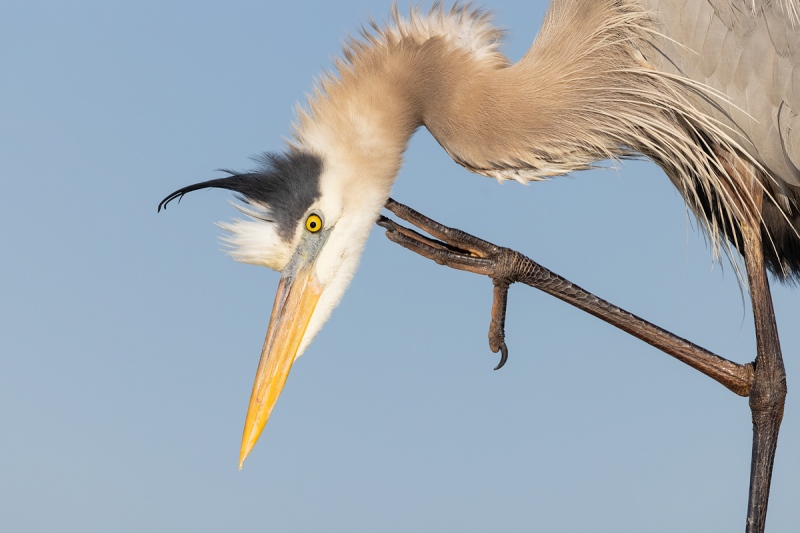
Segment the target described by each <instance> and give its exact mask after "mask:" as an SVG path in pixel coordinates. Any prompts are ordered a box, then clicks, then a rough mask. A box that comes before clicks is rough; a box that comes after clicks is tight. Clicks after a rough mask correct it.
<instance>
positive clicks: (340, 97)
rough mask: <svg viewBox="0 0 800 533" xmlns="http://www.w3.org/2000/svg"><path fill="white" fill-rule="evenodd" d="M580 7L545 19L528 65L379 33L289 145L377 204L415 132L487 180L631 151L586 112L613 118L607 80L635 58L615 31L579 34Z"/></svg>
mask: <svg viewBox="0 0 800 533" xmlns="http://www.w3.org/2000/svg"><path fill="white" fill-rule="evenodd" d="M599 3H600V4H604V3H607V2H599ZM573 4H575V5H577V4H578V3H576V2H571V3H570V2H566V3H563V5H566V6H572V5H573ZM581 4H582V5H584V4H586V3H581ZM588 5H589V7H587V6H586V5H584V7H583V11H580V10H578V9H577V8H575V9H572V8H570V9H571V10H570V9H566V8H565V11H562V12H558V11H557V10H556V12H551V13H550V14H549V15H548V18H547V19H546V20H545V24H544V26H543V29H542V32H541V33H540V35H539V37H537V40H536V42H535V43H534V45H533V46H532V48H531V49H530V51H529V52H528V54H526V56H525V57H524V58H523V59H522V60H520V61H519V62H518V63H516V64H513V65H512V64H510V62H509V61H508V60H507V59H506V58H505V57H504V56H502V55H501V54H499V53H498V52H497V51H496V50H495V43H494V42H493V43H491V44H486V43H484V44H482V45H480V46H483V49H481V48H480V47H477V48H476V45H475V40H474V38H473V40H472V41H470V40H469V39H467V38H463V37H462V38H458V39H453V38H451V37H450V36H449V34H447V35H444V34H443V35H436V34H435V32H434V31H433V30H432V29H430V28H428V31H429V33H432V34H433V35H424V36H419V35H415V34H414V33H413V29H406V31H407V32H408V33H407V34H402V33H401V35H399V36H397V35H393V34H392V33H391V31H389V30H387V31H386V32H384V33H382V34H380V35H378V36H376V37H375V38H373V39H369V40H368V41H367V42H366V43H357V44H356V45H353V46H352V47H351V48H348V49H346V50H345V58H346V61H345V60H340V61H339V62H338V63H337V65H336V66H337V69H338V73H339V77H338V78H333V77H327V78H325V79H323V80H322V82H321V83H320V86H319V88H318V90H317V92H316V94H315V95H314V97H313V98H311V100H310V102H309V111H308V112H307V113H303V114H301V116H300V123H299V124H298V127H297V134H296V137H297V138H298V140H299V141H300V142H301V143H302V144H303V145H304V146H305V147H311V148H312V149H314V148H317V151H319V152H320V153H321V154H322V155H323V157H324V158H325V159H326V163H328V164H329V163H330V162H331V161H328V160H329V159H330V160H332V161H333V162H334V164H335V163H336V161H340V162H342V163H341V164H342V167H343V168H345V167H346V168H349V169H351V170H350V171H351V172H364V173H366V174H364V175H369V176H370V177H371V180H373V181H379V182H382V183H385V187H384V188H385V190H386V194H387V195H388V190H389V188H390V187H391V183H392V182H393V180H394V178H395V177H396V175H397V172H398V171H399V168H400V164H401V160H402V154H403V152H404V151H405V149H406V146H407V144H408V140H409V138H410V137H411V135H412V134H413V133H414V131H415V130H416V129H417V128H418V127H419V126H421V125H424V126H425V127H426V128H427V129H428V130H429V131H430V132H431V134H432V135H433V136H434V137H435V138H436V140H437V141H438V142H439V143H440V144H441V145H442V147H443V148H444V149H445V150H446V151H447V152H448V153H449V154H450V155H451V157H453V159H454V160H455V161H456V162H458V163H459V164H461V165H463V166H465V167H467V168H468V169H470V170H472V171H475V172H479V173H482V174H485V175H489V176H494V177H498V178H508V177H516V178H523V179H537V178H543V177H548V176H552V175H557V174H564V173H567V172H570V171H572V170H577V169H581V168H587V167H588V166H589V165H591V163H592V162H594V161H597V160H598V159H605V158H607V157H609V156H615V155H620V154H621V153H625V148H623V147H627V148H630V147H632V146H634V141H635V139H624V138H620V135H618V134H617V133H616V132H615V131H613V130H614V128H609V127H608V126H607V124H606V125H604V127H603V128H599V127H598V114H597V112H596V111H597V110H598V109H605V110H608V109H611V112H612V113H613V106H611V107H609V104H608V102H607V101H605V102H604V103H601V101H603V100H602V99H608V96H609V92H613V90H614V87H615V86H622V85H623V84H622V83H621V81H620V79H619V76H617V77H616V78H615V77H613V76H609V75H608V73H609V71H617V72H620V71H624V70H625V69H633V68H635V67H637V65H636V62H635V57H634V55H633V51H634V49H633V48H632V47H631V46H630V40H631V39H626V38H624V37H625V36H621V35H620V34H619V32H618V31H616V30H618V28H616V29H614V28H611V29H609V31H608V32H606V33H604V32H602V31H598V30H597V28H590V27H588V26H587V27H586V28H582V27H581V24H589V22H588V21H594V23H596V18H594V19H593V18H592V17H591V16H590V15H591V13H589V14H586V13H585V11H586V10H587V9H588V10H590V11H591V10H592V9H593V8H592V7H591V5H592V3H588ZM597 9H598V10H600V7H598V8H597ZM565 18H566V19H568V20H567V21H566V22H565V20H564V19H565ZM556 19H557V20H556ZM548 25H549V26H552V27H558V28H566V29H568V30H569V31H568V32H566V33H568V35H567V34H566V33H565V30H562V31H561V32H558V31H550V30H549V29H548ZM420 27H422V25H421V24H420ZM609 27H611V26H610V25H609ZM612 30H614V31H612ZM448 31H450V30H448ZM465 31H466V30H465ZM615 31H616V33H615ZM592 32H594V34H596V35H594V37H591V35H590V38H588V39H583V40H582V39H575V38H574V35H575V34H591V33H592ZM622 100H623V99H620V101H622ZM624 105H625V104H624V102H623V103H621V104H620V106H624ZM606 122H607V121H606ZM628 140H630V141H631V142H627V141H628Z"/></svg>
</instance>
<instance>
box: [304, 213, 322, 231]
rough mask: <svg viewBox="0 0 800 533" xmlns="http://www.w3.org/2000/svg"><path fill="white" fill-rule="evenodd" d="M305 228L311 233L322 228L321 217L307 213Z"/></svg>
mask: <svg viewBox="0 0 800 533" xmlns="http://www.w3.org/2000/svg"><path fill="white" fill-rule="evenodd" d="M306 229H307V230H308V231H310V232H311V233H316V232H318V231H319V230H321V229H322V219H321V218H319V215H308V218H307V219H306Z"/></svg>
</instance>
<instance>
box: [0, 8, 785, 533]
mask: <svg viewBox="0 0 800 533" xmlns="http://www.w3.org/2000/svg"><path fill="white" fill-rule="evenodd" d="M486 5H487V7H491V8H492V9H494V10H495V12H496V20H497V22H498V24H499V25H500V26H502V27H505V28H508V29H509V30H510V35H509V38H508V42H507V46H506V48H505V50H506V52H507V53H508V54H509V55H510V56H511V58H512V59H518V58H519V57H521V55H522V54H523V53H524V52H525V50H526V49H527V47H528V46H529V44H530V42H531V40H532V39H533V36H534V35H535V33H536V30H537V28H538V26H539V22H540V20H541V16H542V14H543V10H544V6H545V2H533V1H528V2H521V1H501V0H492V2H491V3H489V2H486ZM388 11H389V2H388V1H386V2H376V1H374V0H373V1H367V0H360V1H359V0H341V1H338V2H313V3H309V2H267V1H249V2H248V1H227V2H216V3H215V2H188V1H187V2H169V3H165V2H150V1H144V0H140V1H137V2H109V1H103V2H101V1H95V2H77V1H76V2H70V3H66V2H36V1H25V2H20V1H12V2H7V3H6V4H5V6H4V9H3V15H2V17H1V18H0V67H2V76H0V98H2V100H0V102H2V103H1V104H0V161H2V170H1V171H0V172H2V175H3V180H2V183H3V192H2V194H0V224H2V228H3V230H2V231H0V250H2V255H1V256H0V258H1V259H0V275H1V276H2V278H1V279H2V280H3V281H2V285H0V287H2V293H1V294H2V295H1V296H0V420H2V421H3V431H2V438H0V479H2V482H1V483H0V517H2V518H0V521H2V523H3V529H4V530H7V531H31V532H39V531H59V532H70V531H75V532H82V533H84V532H108V531H114V532H129V531H130V532H141V531H193V532H218V531H245V530H255V531H281V532H282V531H292V532H294V531H297V532H319V531H342V532H361V531H363V532H369V531H386V532H395V531H397V532H400V531H435V532H442V531H454V532H473V531H475V532H477V531H530V530H534V529H536V530H540V531H567V532H587V531H611V530H614V531H620V532H642V531H647V532H661V531H663V532H674V531H703V532H714V531H739V530H741V529H742V528H743V522H744V514H745V506H746V498H747V484H748V475H749V474H748V472H749V459H750V438H751V429H750V422H749V417H750V415H749V410H748V407H747V401H746V400H745V399H740V398H737V397H735V396H734V395H733V394H731V393H729V392H728V391H726V390H725V389H723V388H722V387H721V386H719V385H717V384H715V383H713V382H712V381H710V380H709V379H707V378H705V377H703V376H701V375H699V374H697V373H696V372H694V371H691V370H690V369H688V368H686V367H684V366H682V365H681V364H679V363H677V362H675V361H674V360H672V359H670V358H669V357H668V356H665V355H663V354H661V353H659V352H657V351H656V350H655V349H653V348H651V347H649V346H647V345H645V344H643V343H641V342H640V341H637V340H636V339H633V338H631V337H629V336H627V335H625V334H623V333H621V332H619V331H617V330H615V329H614V328H612V327H610V326H608V325H606V324H605V323H602V322H600V321H598V320H597V319H595V318H592V317H590V316H587V315H584V314H582V313H581V312H579V311H577V310H575V309H573V308H570V307H569V306H567V305H566V304H563V303H561V302H559V301H557V300H555V299H553V298H551V297H549V296H547V295H544V294H542V293H538V292H536V291H534V290H532V289H529V288H527V287H513V288H512V291H511V295H510V306H509V311H508V324H507V339H508V344H509V348H510V350H511V354H510V361H509V362H508V364H507V365H506V367H505V368H504V369H502V370H501V371H498V372H493V371H492V368H493V367H494V365H495V364H496V363H497V357H496V356H495V355H494V354H491V352H489V349H488V345H487V341H486V331H487V327H488V324H489V319H488V315H489V306H490V302H491V289H492V286H491V282H490V281H489V280H488V279H487V278H480V277H477V276H473V275H468V274H464V273H457V272H455V271H450V270H447V269H444V268H442V267H439V266H436V265H435V264H433V263H430V262H427V261H425V260H423V259H421V258H419V257H417V256H414V255H413V254H411V253H410V252H407V251H405V250H403V249H400V248H399V247H397V246H396V245H394V244H392V243H390V242H389V241H388V240H386V239H385V238H384V237H383V233H382V231H380V229H378V228H376V229H375V231H374V232H373V235H372V237H371V238H370V241H369V243H368V245H367V249H366V252H365V254H364V258H363V261H362V265H361V267H360V270H359V272H358V273H357V275H356V277H355V279H354V281H353V283H352V286H351V289H350V290H349V291H348V293H347V294H346V295H345V298H344V300H343V301H342V303H341V305H340V306H339V308H338V309H337V310H336V311H335V312H334V314H333V316H332V318H331V320H330V322H329V323H328V324H327V325H326V326H325V327H324V328H323V330H322V332H321V333H320V335H319V336H318V338H317V339H316V340H315V342H314V343H313V344H312V345H311V347H310V348H309V350H308V351H307V353H306V354H305V355H304V356H303V357H302V358H301V359H300V360H299V361H298V363H297V364H296V365H295V367H294V369H293V371H292V375H291V376H290V378H289V380H288V383H287V386H286V388H285V390H284V393H283V395H282V397H281V398H280V400H279V402H278V404H277V406H276V408H275V411H274V414H273V417H272V419H271V420H270V423H269V425H268V426H267V428H266V430H265V432H264V434H263V436H262V438H261V441H260V442H259V444H258V446H257V447H256V448H255V450H254V452H253V454H252V455H251V456H250V458H249V459H248V460H247V462H246V463H245V468H244V470H243V471H241V472H239V471H237V469H236V464H237V458H238V452H239V443H240V438H241V431H242V424H243V422H244V415H245V411H246V408H247V402H248V398H249V395H250V388H251V385H252V379H253V375H254V372H255V367H256V364H257V360H258V356H259V353H260V349H261V345H262V342H263V337H264V332H265V328H266V325H267V321H268V318H269V313H270V310H271V307H272V300H273V296H274V291H275V288H276V285H277V280H278V275H277V274H275V273H273V272H271V271H268V270H266V269H263V268H258V267H253V266H247V265H241V264H238V263H235V262H233V261H232V260H231V259H229V258H228V257H227V256H225V255H224V254H223V253H222V252H221V251H220V249H221V245H220V244H219V242H218V237H219V236H220V233H221V231H220V230H219V229H217V228H216V227H215V226H214V222H216V221H220V220H228V219H230V218H232V217H234V216H235V215H236V212H235V210H234V209H233V208H232V207H230V205H228V200H229V199H230V197H231V196H230V195H229V194H227V193H226V192H222V191H210V192H201V193H195V194H193V195H191V196H189V197H187V198H186V199H185V200H184V201H183V202H182V203H181V204H180V205H171V206H170V208H169V209H168V210H167V211H166V212H165V213H161V214H158V215H157V214H156V205H157V204H158V202H159V200H161V198H163V197H164V196H165V195H166V194H168V193H170V192H171V191H173V190H175V189H176V188H178V187H181V186H184V185H187V184H190V183H194V182H197V181H202V180H206V179H210V178H212V177H215V176H217V174H215V173H214V169H216V168H220V167H226V168H247V167H248V166H249V165H250V162H249V160H248V156H250V155H252V154H257V153H260V152H262V151H264V150H280V149H281V147H282V141H281V137H282V136H285V135H287V134H288V132H289V123H290V121H291V118H292V113H293V107H294V104H295V102H296V101H298V100H299V99H301V98H302V96H303V94H304V93H305V92H306V91H307V90H308V89H309V88H310V87H311V84H312V80H313V78H314V77H315V76H317V75H318V74H319V73H320V71H321V70H322V69H323V68H327V67H328V66H329V65H330V58H331V57H332V56H334V55H335V54H337V53H338V50H339V48H340V42H341V40H342V38H343V37H344V35H345V34H346V33H348V32H353V31H354V30H355V29H356V28H357V27H358V25H359V24H360V23H361V22H363V21H365V20H367V18H368V17H370V16H373V17H375V18H377V19H379V20H383V19H384V18H385V16H386V14H387V13H388ZM393 196H394V197H395V198H397V199H398V200H400V201H402V202H405V203H408V204H410V205H411V206H413V207H415V208H417V209H419V210H421V211H423V212H424V213H426V214H428V215H430V216H433V217H435V218H437V219H438V220H440V221H443V222H446V223H449V224H452V225H455V226H458V227H461V228H463V229H466V230H468V231H472V232H474V233H476V234H478V235H480V236H483V237H485V238H488V239H490V240H493V241H494V242H496V243H498V244H503V245H507V246H511V247H514V248H516V249H519V250H521V251H523V252H525V253H527V254H528V255H530V256H531V257H533V258H535V259H536V260H538V261H540V262H541V263H542V264H544V265H546V266H548V267H550V268H552V269H553V270H555V271H556V272H558V273H560V274H562V275H564V276H566V277H568V278H570V279H572V280H573V281H575V282H576V283H578V284H580V285H582V286H584V287H586V288H587V289H589V290H592V291H594V292H595V293H597V294H598V295H600V296H602V297H605V298H607V299H609V300H611V301H613V302H615V303H617V304H619V305H622V306H623V307H626V308H627V309H628V310H630V311H632V312H635V313H638V314H640V315H641V316H643V317H645V318H647V319H649V320H651V321H653V322H656V323H658V324H660V325H661V326H664V327H666V328H668V329H671V330H672V331H674V332H675V333H677V334H679V335H682V336H685V337H687V338H689V339H691V340H693V341H695V342H697V343H698V344H701V345H703V346H705V347H707V348H709V349H711V350H713V351H716V352H717V353H719V354H721V355H723V356H725V357H728V358H731V359H734V360H736V361H739V362H747V361H750V360H751V359H752V358H753V357H754V353H755V351H754V350H755V349H754V345H755V343H754V335H753V333H752V324H751V316H750V306H749V303H747V302H746V298H745V299H743V297H742V294H741V293H740V290H739V287H738V285H737V282H736V279H735V276H734V275H733V272H732V269H731V268H730V267H729V266H728V265H727V264H724V265H723V266H720V265H714V264H713V263H712V261H711V258H710V253H709V250H708V248H707V246H706V244H705V243H704V240H703V238H702V236H700V235H699V234H698V233H697V232H696V231H695V230H694V229H693V227H692V225H691V221H690V220H689V219H687V216H686V211H685V209H684V206H683V202H682V200H681V198H680V197H679V195H678V194H677V192H676V191H675V190H674V189H673V188H672V186H671V185H670V183H669V181H668V180H667V179H666V178H665V177H664V176H663V174H662V173H661V172H660V171H659V170H658V169H657V168H655V167H654V166H653V165H652V164H649V163H640V162H634V163H628V164H626V165H625V166H624V167H622V168H621V169H620V171H619V172H616V171H594V172H584V173H579V174H575V175H574V176H572V177H569V178H559V179H556V180H553V181H551V182H548V183H541V184H532V185H530V186H527V187H526V186H521V185H519V184H515V183H506V184H503V185H498V184H497V183H496V182H494V181H493V180H489V179H486V178H483V177H480V176H476V175H472V174H469V173H468V172H467V171H465V170H463V169H462V168H461V167H459V166H458V165H456V164H455V163H453V162H452V161H451V160H450V159H449V157H448V156H447V155H446V154H445V153H444V152H443V151H442V150H441V148H440V147H439V146H438V145H437V144H436V143H435V142H434V141H433V140H432V139H431V137H430V136H429V135H428V134H427V132H425V131H420V132H419V133H418V134H417V135H416V137H415V138H414V139H413V141H412V143H411V146H410V149H409V151H408V154H407V164H406V165H405V167H404V169H403V171H402V173H401V175H400V177H399V179H398V181H397V184H396V186H395V188H394V190H393ZM774 296H775V304H776V310H777V313H778V324H779V328H780V331H781V334H782V342H783V347H784V353H785V355H786V365H787V370H788V373H789V403H788V405H787V408H786V418H785V420H784V425H783V431H782V434H781V439H780V447H779V450H778V456H777V462H776V473H775V476H774V480H773V495H772V500H771V504H770V517H769V521H768V526H769V527H770V529H771V530H772V531H790V530H796V529H797V527H798V524H800V508H799V507H798V506H797V495H798V493H800V453H798V450H800V415H798V413H800V401H799V400H798V396H797V394H796V393H795V390H796V384H797V383H798V376H800V362H799V361H800V360H799V359H798V351H800V330H799V329H798V328H796V327H795V328H794V329H793V327H792V326H791V324H792V323H797V319H798V317H799V316H800V304H798V297H797V296H798V295H797V293H796V292H794V291H792V290H791V289H789V288H786V287H780V286H774Z"/></svg>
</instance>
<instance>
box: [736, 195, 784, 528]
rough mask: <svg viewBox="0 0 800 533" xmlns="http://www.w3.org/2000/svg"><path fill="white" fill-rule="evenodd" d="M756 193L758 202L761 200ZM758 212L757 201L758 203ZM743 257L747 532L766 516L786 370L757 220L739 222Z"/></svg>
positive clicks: (764, 520) (758, 526)
mask: <svg viewBox="0 0 800 533" xmlns="http://www.w3.org/2000/svg"><path fill="white" fill-rule="evenodd" d="M760 198H761V196H760V194H759V196H758V202H757V203H758V204H760ZM757 207H758V208H759V211H760V205H758V206H757ZM742 234H743V235H742V237H743V241H744V259H745V265H746V267H747V278H748V281H749V284H750V298H751V299H752V303H753V318H754V320H755V329H756V347H757V352H756V361H755V375H754V381H753V386H752V388H751V390H750V411H751V412H752V415H753V456H752V460H751V464H750V496H749V500H748V505H747V533H762V532H763V531H764V526H765V522H766V518H767V503H768V502H769V487H770V481H771V480H772V466H773V464H774V463H775V449H776V447H777V445H778V431H779V430H780V427H781V420H782V419H783V406H784V404H785V402H786V370H785V368H784V366H783V357H782V355H781V345H780V340H779V339H778V327H777V325H776V323H775V310H774V309H773V306H772V295H771V294H770V290H769V282H768V280H767V273H766V270H765V268H764V257H763V252H762V250H763V248H762V242H761V226H760V223H758V222H755V223H753V224H748V225H743V227H742Z"/></svg>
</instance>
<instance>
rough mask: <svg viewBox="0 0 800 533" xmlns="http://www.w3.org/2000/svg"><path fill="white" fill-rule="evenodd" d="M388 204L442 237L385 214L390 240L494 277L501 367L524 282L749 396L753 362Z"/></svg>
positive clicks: (494, 340)
mask: <svg viewBox="0 0 800 533" xmlns="http://www.w3.org/2000/svg"><path fill="white" fill-rule="evenodd" d="M386 208H387V209H389V210H390V211H391V212H393V213H394V214H395V215H397V216H398V217H399V218H401V219H403V220H405V221H407V222H409V223H411V224H413V225H414V226H416V227H418V228H420V229H422V230H424V231H426V232H427V233H429V234H430V235H432V236H434V237H435V238H436V239H441V241H439V240H436V239H431V238H429V237H425V236H424V235H421V234H420V233H418V232H416V231H414V230H411V229H408V228H405V227H403V226H401V225H399V224H397V223H396V222H394V221H392V220H390V219H388V218H386V217H381V218H380V219H379V220H378V225H380V226H381V227H383V228H385V229H386V235H387V237H388V238H389V239H391V240H392V241H394V242H396V243H398V244H400V245H401V246H403V247H405V248H408V249H409V250H412V251H414V252H416V253H418V254H420V255H422V256H423V257H427V258H428V259H432V260H434V261H436V262H437V263H439V264H441V265H445V266H449V267H451V268H455V269H458V270H466V271H468V272H473V273H476V274H483V275H486V276H489V277H490V278H492V280H494V283H495V299H494V303H493V305H492V325H491V327H490V329H489V345H490V347H491V349H492V351H494V352H497V351H498V349H501V351H503V352H504V358H503V360H502V361H501V364H500V365H498V368H499V367H501V366H502V363H504V362H505V357H506V356H507V351H505V350H503V348H505V342H504V333H503V324H504V323H505V305H506V299H505V296H506V293H507V288H508V286H509V285H510V284H512V283H514V282H520V283H524V284H526V285H529V286H531V287H534V288H537V289H539V290H542V291H544V292H546V293H548V294H551V295H553V296H555V297H556V298H559V299H560V300H563V301H565V302H567V303H569V304H571V305H574V306H575V307H577V308H579V309H582V310H583V311H586V312H588V313H590V314H592V315H594V316H596V317H598V318H600V319H601V320H604V321H606V322H608V323H609V324H611V325H613V326H616V327H618V328H620V329H622V330H623V331H626V332H627V333H630V334H631V335H633V336H634V337H637V338H639V339H641V340H643V341H645V342H647V343H648V344H651V345H652V346H655V347H656V348H658V349H660V350H662V351H664V352H666V353H668V354H669V355H671V356H673V357H675V358H676V359H678V360H680V361H682V362H684V363H686V364H687V365H689V366H691V367H692V368H694V369H696V370H699V371H700V372H702V373H703V374H705V375H707V376H709V377H710V378H712V379H714V380H715V381H717V382H718V383H720V384H722V385H723V386H725V387H726V388H728V389H729V390H731V391H733V392H735V393H736V394H738V395H740V396H748V395H749V394H750V387H751V385H752V383H753V366H752V364H746V365H741V364H738V363H735V362H733V361H729V360H727V359H725V358H723V357H720V356H718V355H716V354H714V353H712V352H710V351H708V350H706V349H705V348H701V347H700V346H697V345H696V344H693V343H691V342H689V341H687V340H685V339H683V338H681V337H678V336H677V335H674V334H672V333H670V332H669V331H667V330H665V329H663V328H660V327H658V326H656V325H655V324H652V323H650V322H648V321H646V320H644V319H642V318H639V317H638V316H636V315H634V314H632V313H629V312H627V311H625V310H624V309H621V308H619V307H617V306H615V305H613V304H611V303H609V302H607V301H605V300H603V299H602V298H598V297H597V296H595V295H593V294H592V293H590V292H588V291H586V290H584V289H582V288H581V287H579V286H577V285H575V284H574V283H572V282H570V281H569V280H567V279H564V278H562V277H561V276H559V275H558V274H555V273H554V272H551V271H550V270H548V269H547V268H545V267H543V266H541V265H540V264H538V263H536V262H534V261H533V260H531V259H530V258H528V257H525V256H524V255H522V254H520V253H519V252H516V251H514V250H511V249H509V248H503V247H501V246H497V245H495V244H492V243H490V242H487V241H484V240H482V239H479V238H477V237H475V236H473V235H470V234H468V233H466V232H463V231H461V230H457V229H454V228H449V227H447V226H444V225H442V224H439V223H438V222H435V221H433V220H431V219H430V218H428V217H426V216H424V215H422V214H420V213H418V212H417V211H414V210H413V209H411V208H410V207H408V206H405V205H403V204H400V203H399V202H396V201H394V200H391V199H390V200H389V201H388V202H387V204H386Z"/></svg>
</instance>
